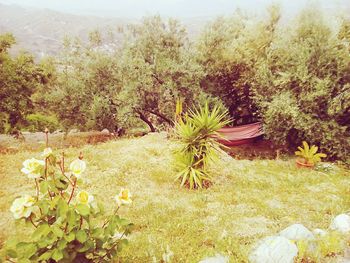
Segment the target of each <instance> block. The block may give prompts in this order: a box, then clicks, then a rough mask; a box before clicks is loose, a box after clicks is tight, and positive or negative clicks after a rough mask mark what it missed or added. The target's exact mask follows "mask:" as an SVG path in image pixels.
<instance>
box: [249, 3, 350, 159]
mask: <svg viewBox="0 0 350 263" xmlns="http://www.w3.org/2000/svg"><path fill="white" fill-rule="evenodd" d="M334 33H336V32H332V29H331V28H330V26H329V25H328V24H327V23H326V22H325V19H324V18H323V16H322V15H321V14H320V12H318V11H317V10H304V11H303V12H302V13H301V15H300V17H299V19H298V20H297V22H296V24H295V25H291V26H289V27H287V28H280V29H278V34H275V36H274V38H273V40H272V42H271V44H270V45H269V46H268V47H267V48H266V55H265V57H261V58H259V59H258V61H257V63H256V74H255V81H254V85H253V88H252V91H253V94H254V96H253V99H254V102H255V103H256V105H257V106H258V107H259V112H260V115H261V117H262V119H263V121H264V128H265V132H266V135H267V136H268V137H269V138H271V139H273V140H275V141H277V142H279V143H287V142H288V144H289V146H290V147H291V148H294V147H295V146H296V145H298V144H299V143H301V141H302V140H306V141H309V142H310V143H312V144H316V145H319V146H320V148H321V150H322V151H324V152H326V153H327V155H328V156H329V157H330V158H341V159H344V158H346V156H347V155H348V151H349V149H350V139H349V138H350V136H349V135H350V133H349V132H350V126H349V124H350V122H349V120H350V107H349V103H348V102H349V99H348V98H349V94H350V93H349V92H350V89H349V81H350V67H349V65H350V56H349V48H348V45H349V43H350V42H349V41H348V40H346V39H345V38H343V39H342V40H340V39H339V38H338V36H337V34H334Z"/></svg>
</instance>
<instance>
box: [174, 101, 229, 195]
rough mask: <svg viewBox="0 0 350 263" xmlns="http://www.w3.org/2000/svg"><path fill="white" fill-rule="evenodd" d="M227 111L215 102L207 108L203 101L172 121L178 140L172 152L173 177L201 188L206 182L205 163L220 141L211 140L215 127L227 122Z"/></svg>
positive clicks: (207, 176)
mask: <svg viewBox="0 0 350 263" xmlns="http://www.w3.org/2000/svg"><path fill="white" fill-rule="evenodd" d="M227 116H228V113H227V111H226V110H223V109H222V108H220V107H219V106H214V107H213V109H210V108H209V105H208V104H207V103H206V104H205V105H204V107H199V108H197V109H195V110H193V111H190V112H189V114H186V115H185V117H184V118H183V119H180V121H179V122H177V123H176V127H175V128H176V135H177V136H178V138H179V141H180V142H181V143H182V147H181V149H180V150H179V151H178V152H177V154H176V161H175V163H176V167H177V169H178V170H179V173H178V174H177V177H176V178H177V180H180V181H181V186H188V187H189V188H190V189H195V188H202V187H203V184H204V182H209V181H210V180H211V179H210V175H209V173H208V171H207V165H208V162H209V161H210V160H213V159H215V157H216V153H217V151H218V150H219V147H220V143H218V142H217V141H216V140H215V137H216V136H218V133H217V131H218V130H219V129H220V128H222V127H224V126H225V125H227V124H228V123H229V120H228V117H227Z"/></svg>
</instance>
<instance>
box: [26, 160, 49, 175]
mask: <svg viewBox="0 0 350 263" xmlns="http://www.w3.org/2000/svg"><path fill="white" fill-rule="evenodd" d="M44 166H45V162H44V161H42V160H37V159H35V158H32V159H28V160H25V161H24V162H23V168H22V169H21V171H22V173H24V174H26V175H27V176H28V178H39V177H40V176H41V173H42V172H43V168H44Z"/></svg>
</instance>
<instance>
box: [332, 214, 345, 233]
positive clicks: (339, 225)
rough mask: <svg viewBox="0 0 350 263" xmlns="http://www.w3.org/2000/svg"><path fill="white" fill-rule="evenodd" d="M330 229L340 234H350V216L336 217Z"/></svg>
mask: <svg viewBox="0 0 350 263" xmlns="http://www.w3.org/2000/svg"><path fill="white" fill-rule="evenodd" d="M330 228H331V229H332V230H336V231H339V232H340V233H348V232H349V231H350V216H349V215H346V214H340V215H338V216H336V217H335V218H334V219H333V220H332V222H331V225H330Z"/></svg>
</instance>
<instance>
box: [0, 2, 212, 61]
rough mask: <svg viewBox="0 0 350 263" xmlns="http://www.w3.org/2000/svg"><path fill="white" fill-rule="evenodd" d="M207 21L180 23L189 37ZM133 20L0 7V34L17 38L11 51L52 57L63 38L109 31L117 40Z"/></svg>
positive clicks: (196, 32) (82, 36) (16, 7)
mask: <svg viewBox="0 0 350 263" xmlns="http://www.w3.org/2000/svg"><path fill="white" fill-rule="evenodd" d="M208 20H209V18H193V19H186V20H185V21H183V22H184V24H185V25H186V27H187V28H188V32H189V34H190V35H191V36H195V35H197V34H198V33H199V32H200V30H201V28H202V27H203V25H204V24H205V23H206V22H207V21H208ZM135 22H137V20H135V19H134V20H132V19H118V18H101V17H96V16H80V15H72V14H67V13H61V12H56V11H53V10H49V9H34V8H23V7H19V6H16V5H4V4H0V33H5V32H11V33H13V34H14V35H15V37H16V39H17V45H16V46H15V47H14V49H13V52H17V51H18V50H21V49H25V50H28V51H30V52H32V53H33V54H35V56H36V57H42V56H43V55H46V54H48V55H55V54H57V53H58V51H59V50H60V48H61V47H62V40H63V38H64V36H66V35H67V36H77V37H79V38H81V39H84V40H86V39H87V37H88V34H89V32H91V31H92V30H94V29H99V30H100V31H102V33H103V32H107V31H108V30H113V32H114V33H115V34H116V35H115V37H116V38H117V39H121V35H120V34H119V35H118V34H117V29H118V27H122V26H125V25H126V24H129V23H135Z"/></svg>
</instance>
